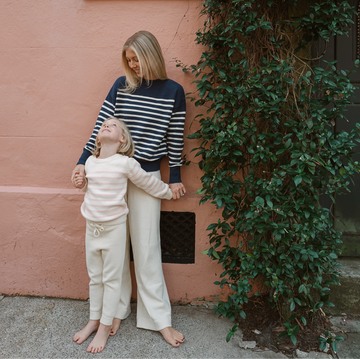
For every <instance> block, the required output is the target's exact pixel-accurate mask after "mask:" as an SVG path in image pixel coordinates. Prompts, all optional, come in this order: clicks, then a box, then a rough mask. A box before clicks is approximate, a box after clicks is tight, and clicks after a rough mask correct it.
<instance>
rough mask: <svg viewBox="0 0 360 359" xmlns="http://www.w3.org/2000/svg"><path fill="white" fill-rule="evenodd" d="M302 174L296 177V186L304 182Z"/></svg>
mask: <svg viewBox="0 0 360 359" xmlns="http://www.w3.org/2000/svg"><path fill="white" fill-rule="evenodd" d="M302 180H303V179H302V176H300V175H297V176H296V177H295V178H294V182H295V186H296V187H297V186H298V185H299V184H300V183H301V182H302Z"/></svg>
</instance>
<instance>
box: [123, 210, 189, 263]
mask: <svg viewBox="0 0 360 359" xmlns="http://www.w3.org/2000/svg"><path fill="white" fill-rule="evenodd" d="M160 238H161V254H162V262H163V263H182V264H189V263H195V213H192V212H165V211H161V215H160ZM130 260H131V261H133V254H132V248H131V241H130Z"/></svg>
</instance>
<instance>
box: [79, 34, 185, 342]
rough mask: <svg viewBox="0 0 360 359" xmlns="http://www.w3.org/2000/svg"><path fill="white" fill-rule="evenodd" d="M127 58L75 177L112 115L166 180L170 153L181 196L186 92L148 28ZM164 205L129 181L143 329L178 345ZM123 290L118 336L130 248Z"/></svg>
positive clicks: (126, 309) (148, 166)
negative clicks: (164, 251) (164, 248)
mask: <svg viewBox="0 0 360 359" xmlns="http://www.w3.org/2000/svg"><path fill="white" fill-rule="evenodd" d="M122 62H123V66H124V69H125V75H126V76H122V77H120V78H118V79H117V80H116V81H115V83H114V85H113V86H112V88H111V89H110V92H109V94H108V95H107V97H106V99H105V102H104V104H103V105H102V107H101V110H100V113H99V116H98V119H97V121H96V124H95V128H94V130H93V133H92V135H91V137H90V140H89V142H88V143H87V144H86V145H85V148H84V151H83V154H82V155H81V157H80V159H79V162H78V164H77V166H76V167H75V169H74V171H73V174H72V181H74V177H75V174H76V173H80V175H84V173H85V170H84V164H85V161H86V159H87V158H88V157H89V156H90V155H91V152H90V151H91V150H92V149H93V148H94V145H95V139H96V136H97V133H98V130H99V129H100V127H101V125H102V123H103V121H104V120H105V119H106V118H108V117H110V116H114V117H118V118H120V119H122V120H123V121H124V122H125V124H126V125H127V127H128V128H129V130H130V132H131V135H132V138H133V140H134V143H135V155H134V158H135V159H136V160H137V161H138V162H139V163H140V165H141V167H142V168H143V169H144V170H145V171H147V172H151V173H152V174H153V175H155V176H156V177H157V178H160V163H161V160H162V158H163V157H164V156H165V155H167V156H168V157H169V167H170V180H169V186H170V188H171V191H172V193H173V199H179V198H180V197H181V196H183V195H184V194H185V193H186V189H185V187H184V185H183V184H182V183H181V178H180V166H181V164H182V162H181V153H182V149H183V133H184V122H185V110H186V108H185V94H184V90H183V88H182V87H181V86H180V85H179V84H177V83H176V82H174V81H172V80H170V79H168V77H167V74H166V69H165V62H164V58H163V55H162V52H161V48H160V45H159V43H158V41H157V40H156V38H155V37H154V35H152V34H151V33H150V32H148V31H139V32H137V33H135V34H134V35H133V36H131V37H130V38H129V39H128V40H127V41H126V42H125V45H124V47H123V50H122ZM160 204H161V201H160V200H159V199H157V198H154V197H152V196H150V195H148V194H146V193H145V192H144V191H142V190H139V189H138V188H137V187H136V186H134V185H133V184H132V183H131V182H129V186H128V207H129V211H130V212H129V216H128V220H129V230H130V237H131V244H132V249H133V256H134V264H135V275H136V281H137V287H138V292H137V327H139V328H143V329H149V330H155V331H159V332H160V333H161V334H162V335H163V337H164V339H165V340H166V341H167V342H168V343H169V344H171V345H172V346H174V347H178V346H179V345H180V343H182V342H183V341H184V339H185V338H184V336H183V335H182V334H181V333H179V332H178V331H176V330H175V329H173V328H172V326H171V306H170V301H169V297H168V293H167V289H166V284H165V281H164V276H163V272H162V263H161V249H160ZM127 247H128V248H129V241H128V245H127ZM121 293H122V294H121V299H120V303H119V307H118V311H117V313H116V316H115V319H114V322H113V328H112V332H111V334H112V335H114V334H115V333H116V332H117V330H118V328H119V326H120V322H121V320H122V319H125V318H126V317H127V316H128V315H129V314H130V299H131V278H130V267H129V250H128V249H127V253H126V261H125V268H124V271H123V277H122V283H121Z"/></svg>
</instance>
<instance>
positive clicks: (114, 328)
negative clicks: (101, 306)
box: [110, 318, 121, 335]
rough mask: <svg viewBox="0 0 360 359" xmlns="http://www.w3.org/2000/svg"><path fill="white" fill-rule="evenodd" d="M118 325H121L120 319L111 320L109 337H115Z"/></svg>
mask: <svg viewBox="0 0 360 359" xmlns="http://www.w3.org/2000/svg"><path fill="white" fill-rule="evenodd" d="M120 324H121V319H119V318H114V319H113V322H112V326H111V330H110V335H115V334H116V332H117V331H118V330H119V328H120Z"/></svg>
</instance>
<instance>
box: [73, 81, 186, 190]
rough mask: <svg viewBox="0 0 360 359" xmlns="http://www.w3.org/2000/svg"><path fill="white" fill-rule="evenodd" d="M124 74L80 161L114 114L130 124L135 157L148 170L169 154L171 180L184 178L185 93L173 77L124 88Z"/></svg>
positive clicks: (102, 113) (102, 109)
mask: <svg viewBox="0 0 360 359" xmlns="http://www.w3.org/2000/svg"><path fill="white" fill-rule="evenodd" d="M124 87H125V76H122V77H120V78H118V79H117V80H116V81H115V83H114V85H113V86H112V88H111V90H110V92H109V94H108V95H107V97H106V99H105V102H104V104H103V105H102V107H101V110H100V113H99V116H98V119H97V121H96V124H95V127H94V130H93V133H92V135H91V137H90V140H89V142H88V143H87V144H86V146H85V148H84V151H83V154H82V156H81V157H80V159H79V162H78V164H85V161H86V159H87V158H88V157H89V156H90V155H91V150H92V149H93V148H94V145H95V139H96V136H97V133H98V131H99V128H100V127H101V125H102V123H103V122H104V120H105V119H106V118H108V117H109V116H115V117H118V118H120V119H121V120H123V121H124V122H125V124H126V125H127V126H128V128H129V130H130V132H131V135H132V137H133V140H134V144H135V155H134V158H135V159H136V160H137V161H138V162H139V163H140V164H141V167H142V168H143V169H144V170H145V171H148V172H149V171H157V170H159V169H160V162H161V160H162V158H163V157H164V156H166V155H167V156H168V157H169V166H170V181H169V183H178V182H181V178H180V166H181V165H182V161H181V153H182V150H183V146H184V141H183V134H184V123H185V111H186V104H185V94H184V90H183V88H182V87H181V86H180V85H179V84H178V83H176V82H175V81H173V80H170V79H167V80H153V81H152V82H151V86H147V84H146V82H145V81H143V83H142V84H141V85H140V86H139V87H138V88H137V89H136V90H135V91H134V92H133V93H126V92H123V91H121V90H122V89H123V88H124Z"/></svg>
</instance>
